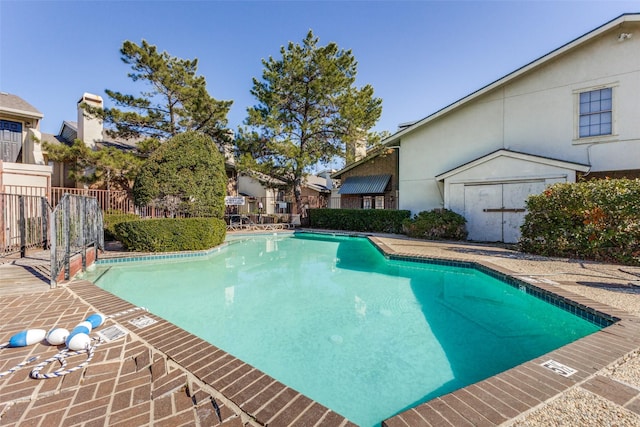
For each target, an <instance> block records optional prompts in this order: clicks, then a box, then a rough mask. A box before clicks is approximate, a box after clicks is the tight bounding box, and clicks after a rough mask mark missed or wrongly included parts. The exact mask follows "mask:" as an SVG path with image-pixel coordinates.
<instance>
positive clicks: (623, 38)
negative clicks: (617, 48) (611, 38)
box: [618, 33, 633, 42]
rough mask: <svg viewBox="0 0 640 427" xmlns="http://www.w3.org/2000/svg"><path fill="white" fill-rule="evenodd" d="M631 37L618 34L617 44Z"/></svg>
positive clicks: (625, 34)
mask: <svg viewBox="0 0 640 427" xmlns="http://www.w3.org/2000/svg"><path fill="white" fill-rule="evenodd" d="M631 36H633V34H631V33H620V34H618V41H619V42H623V41H625V40H628V39H630V38H631Z"/></svg>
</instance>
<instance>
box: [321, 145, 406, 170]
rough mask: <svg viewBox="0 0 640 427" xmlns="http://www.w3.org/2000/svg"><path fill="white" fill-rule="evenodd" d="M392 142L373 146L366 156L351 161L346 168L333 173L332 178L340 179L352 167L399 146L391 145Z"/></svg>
mask: <svg viewBox="0 0 640 427" xmlns="http://www.w3.org/2000/svg"><path fill="white" fill-rule="evenodd" d="M391 145H392V144H387V143H385V144H384V145H378V146H376V147H375V148H373V149H372V150H370V151H369V152H368V153H367V155H366V156H364V157H363V158H362V159H360V160H358V161H356V162H353V163H349V164H348V165H346V166H345V167H344V168H342V169H340V170H339V171H337V172H334V173H332V174H331V178H334V179H340V177H341V176H342V174H343V173H345V172H347V171H350V170H351V169H353V168H355V167H356V166H360V165H361V164H363V163H366V162H368V161H369V160H371V159H373V158H376V157H378V156H380V155H381V154H389V150H390V149H392V148H397V147H391Z"/></svg>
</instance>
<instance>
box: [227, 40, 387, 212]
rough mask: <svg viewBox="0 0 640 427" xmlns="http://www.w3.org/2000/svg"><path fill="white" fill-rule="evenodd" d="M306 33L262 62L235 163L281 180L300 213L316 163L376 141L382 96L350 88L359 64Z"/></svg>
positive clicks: (368, 88)
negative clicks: (304, 186)
mask: <svg viewBox="0 0 640 427" xmlns="http://www.w3.org/2000/svg"><path fill="white" fill-rule="evenodd" d="M318 41H319V40H318V38H317V37H315V36H314V35H313V32H312V31H309V33H308V34H307V36H306V37H305V38H304V40H303V41H302V44H294V43H291V42H290V43H289V44H288V45H287V47H286V48H285V47H284V46H283V47H282V48H281V49H280V55H281V58H279V59H274V58H273V57H269V59H268V60H263V61H262V64H263V66H264V70H263V73H262V79H261V80H258V79H256V78H254V79H253V88H252V90H251V94H252V95H253V96H254V97H255V98H256V99H257V101H258V103H257V105H255V106H254V107H251V108H249V109H248V110H247V112H248V117H247V118H246V120H245V125H246V126H245V127H244V128H243V129H241V130H240V133H239V138H238V141H237V143H238V147H239V150H240V153H241V160H240V165H241V167H242V168H244V169H251V170H257V171H260V172H263V173H266V174H268V175H271V176H277V177H278V178H280V179H282V180H284V181H285V182H286V183H287V184H288V185H289V187H290V189H292V190H293V194H294V197H295V200H296V205H297V207H298V211H299V212H301V209H302V203H301V201H302V200H301V192H302V184H303V182H304V177H305V174H306V173H307V172H308V171H309V169H310V167H311V166H313V165H316V164H318V163H325V164H327V163H329V162H331V161H333V160H334V159H335V158H336V157H343V156H345V153H346V152H347V151H348V150H347V147H348V146H350V145H352V144H355V143H356V142H358V141H362V140H365V141H371V140H374V139H375V137H376V134H375V133H373V132H370V129H371V128H372V127H373V126H374V125H375V123H376V122H377V121H378V119H379V118H380V115H381V113H382V100H381V99H380V98H375V97H374V96H373V88H372V87H371V86H370V85H365V86H363V87H361V88H357V87H356V86H355V80H356V73H357V62H356V60H355V58H354V56H353V54H352V53H351V51H350V50H343V49H340V48H339V47H338V46H337V45H336V44H335V43H329V44H327V45H326V46H318Z"/></svg>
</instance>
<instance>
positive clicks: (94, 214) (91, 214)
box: [51, 194, 104, 287]
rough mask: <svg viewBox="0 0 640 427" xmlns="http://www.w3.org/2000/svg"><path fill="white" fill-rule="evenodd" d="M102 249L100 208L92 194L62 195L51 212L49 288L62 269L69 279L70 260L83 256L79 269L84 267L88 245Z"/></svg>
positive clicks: (55, 283) (55, 282) (102, 237)
mask: <svg viewBox="0 0 640 427" xmlns="http://www.w3.org/2000/svg"><path fill="white" fill-rule="evenodd" d="M90 246H93V247H94V249H95V251H94V254H95V256H96V257H97V253H98V249H104V233H103V219H102V209H101V207H100V205H99V204H98V200H97V199H96V198H93V197H86V196H77V195H71V194H65V195H63V196H62V198H61V199H60V202H59V203H58V205H57V206H56V207H55V209H54V210H53V212H52V213H51V287H55V286H56V285H57V278H58V276H59V275H60V273H61V272H62V271H63V270H64V278H65V280H69V278H70V271H71V267H70V260H71V257H73V256H74V255H77V254H80V255H81V256H82V258H81V259H82V270H84V269H85V268H86V266H87V248H89V247H90Z"/></svg>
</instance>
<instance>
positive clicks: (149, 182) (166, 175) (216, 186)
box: [133, 132, 227, 218]
mask: <svg viewBox="0 0 640 427" xmlns="http://www.w3.org/2000/svg"><path fill="white" fill-rule="evenodd" d="M226 191H227V173H226V172H225V166H224V157H223V155H222V154H221V153H220V151H219V150H218V147H217V146H216V144H215V143H214V142H213V140H212V139H211V138H210V137H208V136H206V135H204V134H201V133H197V132H185V133H182V134H179V135H176V136H174V137H173V138H171V139H170V140H168V141H167V142H164V143H163V144H162V145H161V146H160V148H158V149H157V150H156V151H154V152H153V154H152V155H151V156H150V157H149V159H148V160H147V161H146V162H145V163H144V164H143V165H142V167H141V168H140V172H139V173H138V175H137V177H136V181H135V183H134V186H133V198H134V201H135V204H136V206H144V205H147V204H150V203H152V204H154V205H155V206H156V207H159V208H162V209H166V210H167V211H169V212H171V213H172V214H181V215H185V216H190V217H215V218H222V217H223V215H224V196H225V195H226Z"/></svg>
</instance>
